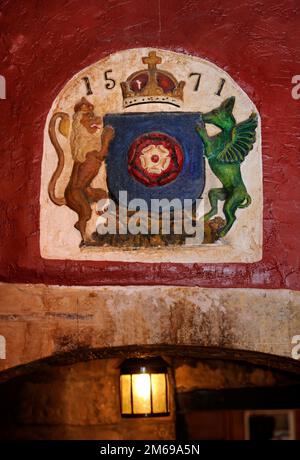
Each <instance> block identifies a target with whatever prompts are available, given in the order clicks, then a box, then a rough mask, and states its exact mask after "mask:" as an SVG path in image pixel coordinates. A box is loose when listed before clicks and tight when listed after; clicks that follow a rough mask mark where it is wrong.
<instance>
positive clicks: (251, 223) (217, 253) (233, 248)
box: [40, 48, 263, 263]
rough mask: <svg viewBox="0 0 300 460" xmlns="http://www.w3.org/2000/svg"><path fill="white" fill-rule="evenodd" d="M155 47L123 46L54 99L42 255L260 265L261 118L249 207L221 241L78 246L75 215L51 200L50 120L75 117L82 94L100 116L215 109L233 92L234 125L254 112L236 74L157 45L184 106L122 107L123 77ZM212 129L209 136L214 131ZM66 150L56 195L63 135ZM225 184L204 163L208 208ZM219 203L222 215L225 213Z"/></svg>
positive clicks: (249, 166) (247, 165)
mask: <svg viewBox="0 0 300 460" xmlns="http://www.w3.org/2000/svg"><path fill="white" fill-rule="evenodd" d="M153 49H154V48H139V49H130V50H126V51H121V52H118V53H115V54H112V55H110V56H108V57H107V58H105V59H103V60H101V61H99V62H97V63H95V64H93V65H91V66H90V67H87V68H85V69H83V70H82V71H81V72H79V73H78V74H76V75H75V76H74V77H73V78H72V79H71V80H70V81H69V82H68V83H67V84H66V86H65V87H64V89H63V90H62V91H61V92H60V94H59V95H58V96H57V98H56V99H55V101H54V102H53V105H52V107H51V109H50V111H49V114H48V117H47V121H46V125H45V130H44V152H43V161H42V177H41V194H40V205H41V213H40V248H41V255H42V257H44V258H49V259H77V260H80V259H81V260H114V261H117V260H119V261H142V262H145V261H147V262H161V261H164V262H210V263H214V262H255V261H258V260H260V259H261V256H262V207H263V201H262V158H261V126H260V117H259V125H258V128H257V141H256V143H255V145H254V148H253V150H252V151H251V152H250V153H249V155H248V157H246V159H245V161H244V162H243V163H242V167H241V168H242V175H243V179H244V182H245V185H246V187H247V189H248V192H249V194H250V195H251V197H252V204H251V205H250V206H249V207H248V208H246V209H241V210H238V211H237V217H238V218H237V221H236V222H235V224H234V226H233V227H232V229H231V231H230V232H229V233H228V234H227V235H226V238H224V239H223V240H222V241H220V242H218V243H217V244H214V245H201V246H199V247H197V248H195V247H192V248H189V247H182V246H181V247H171V248H170V247H168V248H157V247H155V248H147V249H138V250H134V251H133V250H128V249H127V250H126V249H120V248H113V247H105V248H104V247H96V248H95V247H89V248H79V243H80V240H81V238H80V235H79V232H78V231H77V230H76V229H75V228H74V227H73V226H74V223H75V222H76V220H77V216H76V214H75V213H74V212H73V211H71V210H70V209H69V208H68V207H66V206H61V207H59V206H56V205H54V204H53V203H52V202H51V201H50V199H49V197H48V192H47V188H48V183H49V180H50V178H51V176H52V174H53V171H54V169H55V167H56V164H57V155H56V152H55V150H54V147H53V146H52V144H51V142H50V139H49V136H48V124H49V121H50V119H51V117H52V115H53V113H55V112H56V111H63V112H67V113H68V114H69V115H70V117H72V115H73V109H74V105H75V103H76V102H78V101H79V100H80V98H81V97H82V96H85V97H86V98H87V99H88V100H89V101H91V102H92V103H93V104H94V105H95V113H96V114H97V115H101V116H104V115H105V114H106V113H122V112H127V113H128V112H145V111H149V112H157V111H162V112H165V111H168V112H169V111H174V112H180V111H186V112H188V111H190V112H206V111H209V110H212V109H213V108H215V107H218V106H219V105H220V103H221V102H222V101H223V100H225V99H226V98H227V97H230V96H235V97H236V102H235V107H234V111H233V114H234V116H235V118H236V120H237V122H240V121H243V120H245V119H246V118H248V117H249V115H250V113H251V112H253V111H255V112H256V113H258V112H257V109H256V107H255V106H254V104H253V103H252V101H251V100H250V99H249V97H248V96H247V95H246V93H245V92H244V91H243V90H242V89H241V88H240V87H239V86H238V85H237V84H236V83H235V82H234V81H233V79H232V78H231V77H230V76H229V75H228V74H227V73H226V72H225V71H223V70H222V69H220V68H218V67H217V66H216V65H214V64H212V63H210V62H208V61H206V60H204V59H201V58H198V57H195V56H190V55H186V54H182V53H175V52H171V51H166V50H160V49H156V51H157V55H158V56H160V57H162V63H161V64H160V65H159V66H158V67H159V68H160V69H161V70H164V69H165V70H167V71H168V72H171V73H173V74H174V76H175V77H176V79H177V80H178V81H180V80H184V81H186V86H185V88H184V103H183V104H182V107H181V108H180V109H179V108H178V109H177V108H175V107H172V109H170V106H168V105H164V104H147V106H143V105H140V106H134V107H131V108H127V109H124V108H123V99H122V92H121V87H120V82H121V81H125V80H126V79H127V78H128V76H129V75H130V74H131V73H133V72H134V71H136V70H139V69H142V68H146V66H144V65H143V63H142V57H143V56H146V55H147V54H148V52H149V51H151V50H153ZM109 69H112V72H111V73H110V74H109V77H110V76H111V77H112V78H114V79H115V80H116V86H115V88H114V89H113V90H107V89H106V88H105V83H106V81H105V80H104V72H105V71H106V70H109ZM192 72H198V73H201V75H202V76H201V81H200V86H199V90H198V92H194V91H193V89H194V86H195V79H196V77H192V78H188V76H189V74H190V73H192ZM84 76H88V77H89V80H90V83H91V87H92V90H93V95H91V96H86V87H85V84H84V82H83V80H82V78H83V77H84ZM221 78H224V79H225V80H226V83H225V85H224V87H223V90H222V93H221V96H217V95H216V94H215V93H216V92H217V90H218V87H219V84H220V79H221ZM210 134H212V133H210ZM58 137H59V140H60V142H61V145H62V146H63V148H64V151H65V154H66V165H65V168H64V171H63V173H62V176H61V178H60V179H59V181H58V183H57V187H56V193H57V195H59V196H62V194H63V191H64V187H65V186H66V184H67V181H68V177H69V175H70V171H71V168H72V158H71V152H70V146H69V141H68V140H66V139H64V138H63V137H62V136H60V135H58ZM104 184H105V166H104V165H102V167H101V170H100V172H99V177H97V179H96V180H95V181H94V185H98V186H101V185H102V186H104ZM218 186H220V182H219V181H218V179H217V178H216V177H215V176H214V175H213V173H212V172H211V171H210V168H209V166H208V164H207V162H206V185H205V190H204V194H203V196H204V200H205V201H204V204H205V209H208V207H209V203H208V202H207V201H208V200H207V198H206V197H207V192H208V190H209V189H210V188H211V187H218ZM221 206H222V203H220V208H219V215H222V209H221ZM96 218H97V216H96V215H95V213H93V216H92V218H91V220H90V222H89V225H88V229H89V230H90V231H94V229H95V222H96Z"/></svg>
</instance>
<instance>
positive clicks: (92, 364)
mask: <svg viewBox="0 0 300 460" xmlns="http://www.w3.org/2000/svg"><path fill="white" fill-rule="evenodd" d="M166 359H167V360H168V358H166ZM121 361H122V359H120V358H116V359H101V360H94V361H89V362H80V363H76V364H72V365H65V366H57V365H56V366H48V367H46V368H43V369H40V370H39V371H37V372H34V373H32V374H29V375H25V376H22V377H19V378H17V379H14V380H11V381H9V382H7V383H5V384H2V385H0V438H5V437H8V438H13V439H16V438H17V439H163V440H167V439H174V438H175V417H176V413H175V405H174V404H175V403H174V399H173V391H174V386H173V383H174V382H175V388H176V391H177V392H178V393H182V392H188V391H193V390H196V389H222V388H243V387H244V388H245V387H257V386H259V387H266V386H268V387H272V386H275V385H280V384H290V383H293V382H296V381H298V382H299V377H296V376H295V377H294V376H293V375H289V374H286V373H282V372H278V371H274V370H271V369H263V368H260V367H257V366H251V365H245V364H242V363H234V362H222V361H220V360H219V361H215V360H212V361H210V360H208V361H199V360H196V359H194V360H182V359H178V358H177V359H175V360H174V361H173V363H172V364H173V365H174V368H173V369H174V371H173V372H174V382H173V381H172V380H171V382H172V384H171V388H172V392H171V401H170V403H171V415H170V416H167V417H158V418H155V419H122V417H121V416H120V410H119V407H120V404H119V369H118V366H119V364H120V363H121ZM171 379H172V376H171ZM241 414H242V415H243V413H241ZM220 416H222V414H221V415H220ZM241 419H243V417H241ZM187 422H189V414H187ZM238 428H239V427H238V426H235V431H237V429H238ZM240 431H242V435H243V429H242V430H240ZM198 436H199V433H198ZM242 439H243V438H242Z"/></svg>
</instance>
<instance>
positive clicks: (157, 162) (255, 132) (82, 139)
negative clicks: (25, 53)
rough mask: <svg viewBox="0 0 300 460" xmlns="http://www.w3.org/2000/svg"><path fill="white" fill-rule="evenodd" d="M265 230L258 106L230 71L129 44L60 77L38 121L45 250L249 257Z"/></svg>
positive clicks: (53, 253) (179, 258)
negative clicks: (60, 85) (41, 123)
mask: <svg viewBox="0 0 300 460" xmlns="http://www.w3.org/2000/svg"><path fill="white" fill-rule="evenodd" d="M195 77H197V78H195ZM71 121H72V126H70V125H71ZM154 202H155V203H156V204H157V203H158V208H157V209H156V213H155V212H154V213H153V212H152V211H153V208H152V207H151V206H152V205H153V203H154ZM141 203H142V204H141ZM143 203H144V204H145V207H144V204H143ZM187 203H190V208H189V213H187V212H186V208H185V206H186V205H187ZM150 210H151V212H150ZM166 212H168V213H169V216H168V219H169V230H168V231H165V226H164V225H165V223H164V219H165V214H166ZM187 215H188V218H189V219H190V223H191V228H195V229H196V228H198V227H197V226H199V228H201V231H202V233H201V232H200V233H199V235H201V238H194V240H195V241H192V243H191V244H187V239H188V237H190V235H191V233H190V232H188V231H187V229H186V225H185V223H186V220H185V219H186V218H187ZM121 218H123V220H122V219H121ZM113 219H114V221H115V223H113V224H111V222H112V221H113ZM153 228H155V229H156V230H155V232H153ZM112 229H113V230H114V231H111V230H112ZM132 229H133V230H132ZM194 231H195V232H196V233H197V230H194ZM197 237H198V233H197ZM189 239H190V240H193V238H189ZM261 240H262V171H261V139H260V117H259V114H258V112H257V110H256V108H255V106H254V105H253V103H252V102H251V101H250V100H249V98H248V97H247V96H246V94H245V93H244V92H243V91H242V90H241V89H240V88H239V87H238V86H237V85H236V83H235V82H234V81H233V80H232V79H231V77H229V75H227V74H226V73H225V72H224V71H222V70H221V69H218V68H217V67H216V66H214V65H213V64H211V63H209V62H208V61H205V60H203V59H200V58H197V57H193V56H188V55H184V54H180V53H173V52H170V51H165V50H153V49H134V50H127V51H122V52H119V53H115V54H113V55H111V56H109V57H107V58H106V59H103V60H102V61H99V62H97V63H95V64H93V65H92V66H90V67H89V68H87V69H84V70H83V71H82V72H80V73H79V74H77V75H76V76H75V77H73V78H72V80H71V81H70V82H69V83H67V84H66V86H65V88H64V89H63V90H62V91H61V93H60V94H59V95H58V97H57V98H56V100H55V101H54V103H53V106H52V108H51V110H50V112H49V115H48V119H47V123H46V127H45V138H44V156H43V168H42V187H41V253H42V256H43V257H45V258H59V259H85V260H129V261H147V262H157V261H168V262H212V263H214V262H253V261H257V260H259V259H260V258H261V252H262V247H261V244H262V243H261ZM191 246H192V247H191ZM131 249H134V250H135V251H134V252H133V251H130V250H131Z"/></svg>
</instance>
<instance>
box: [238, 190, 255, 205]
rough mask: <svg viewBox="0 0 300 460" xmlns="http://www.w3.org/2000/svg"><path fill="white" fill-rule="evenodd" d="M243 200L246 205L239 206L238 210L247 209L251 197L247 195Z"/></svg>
mask: <svg viewBox="0 0 300 460" xmlns="http://www.w3.org/2000/svg"><path fill="white" fill-rule="evenodd" d="M245 200H246V203H244V204H240V205H239V206H238V207H239V208H247V207H248V206H249V205H250V204H251V203H252V199H251V196H250V195H249V193H247V195H246V197H245Z"/></svg>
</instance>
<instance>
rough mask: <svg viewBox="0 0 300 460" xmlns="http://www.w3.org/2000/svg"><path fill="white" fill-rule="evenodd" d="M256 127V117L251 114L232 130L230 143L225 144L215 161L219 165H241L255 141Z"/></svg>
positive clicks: (254, 114)
mask: <svg viewBox="0 0 300 460" xmlns="http://www.w3.org/2000/svg"><path fill="white" fill-rule="evenodd" d="M256 127H257V115H256V113H252V114H251V115H250V117H249V118H248V119H247V120H245V121H242V122H241V123H238V124H237V125H236V126H235V127H234V128H233V130H232V134H231V141H229V142H227V144H226V145H225V147H224V149H223V150H222V151H221V152H220V153H219V154H218V155H217V157H216V159H217V160H218V161H220V162H221V163H242V162H243V161H244V159H245V157H246V156H247V155H248V153H249V152H250V151H251V150H252V148H253V144H254V142H255V140H256V133H255V130H256Z"/></svg>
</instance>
